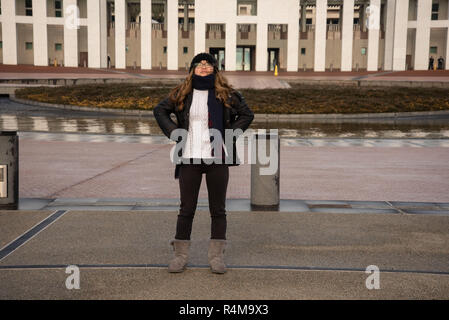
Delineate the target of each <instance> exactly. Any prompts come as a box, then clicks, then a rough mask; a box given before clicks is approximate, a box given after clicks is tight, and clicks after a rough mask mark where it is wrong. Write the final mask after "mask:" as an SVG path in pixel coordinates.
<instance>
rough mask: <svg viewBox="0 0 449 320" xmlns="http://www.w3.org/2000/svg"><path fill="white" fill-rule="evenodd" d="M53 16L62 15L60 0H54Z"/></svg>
mask: <svg viewBox="0 0 449 320" xmlns="http://www.w3.org/2000/svg"><path fill="white" fill-rule="evenodd" d="M55 17H58V18H60V17H62V5H61V0H55Z"/></svg>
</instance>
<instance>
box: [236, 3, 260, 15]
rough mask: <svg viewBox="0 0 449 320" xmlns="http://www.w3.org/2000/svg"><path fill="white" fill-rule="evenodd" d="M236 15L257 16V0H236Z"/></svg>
mask: <svg viewBox="0 0 449 320" xmlns="http://www.w3.org/2000/svg"><path fill="white" fill-rule="evenodd" d="M237 15H238V16H257V0H237Z"/></svg>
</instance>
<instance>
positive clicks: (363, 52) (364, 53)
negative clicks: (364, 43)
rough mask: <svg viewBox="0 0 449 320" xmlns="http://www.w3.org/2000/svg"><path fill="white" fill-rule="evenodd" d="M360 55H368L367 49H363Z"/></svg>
mask: <svg viewBox="0 0 449 320" xmlns="http://www.w3.org/2000/svg"><path fill="white" fill-rule="evenodd" d="M360 53H361V54H362V56H364V55H366V48H362V49H361V51H360Z"/></svg>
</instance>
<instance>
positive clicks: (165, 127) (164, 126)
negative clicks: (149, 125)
mask: <svg viewBox="0 0 449 320" xmlns="http://www.w3.org/2000/svg"><path fill="white" fill-rule="evenodd" d="M174 112H175V105H174V103H172V102H171V101H170V98H169V97H167V98H165V99H164V100H162V101H161V102H159V104H158V105H157V106H155V107H154V109H153V114H154V117H155V118H156V121H157V124H158V125H159V127H160V128H161V130H162V132H163V133H164V134H165V135H166V136H167V138H169V139H170V134H171V132H172V131H173V130H175V129H176V128H178V125H177V124H176V123H175V122H174V121H173V120H172V119H171V118H170V114H172V113H174Z"/></svg>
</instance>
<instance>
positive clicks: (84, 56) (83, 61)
mask: <svg viewBox="0 0 449 320" xmlns="http://www.w3.org/2000/svg"><path fill="white" fill-rule="evenodd" d="M87 61H88V60H87V52H80V65H79V66H80V67H84V66H86V67H88V64H87Z"/></svg>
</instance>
